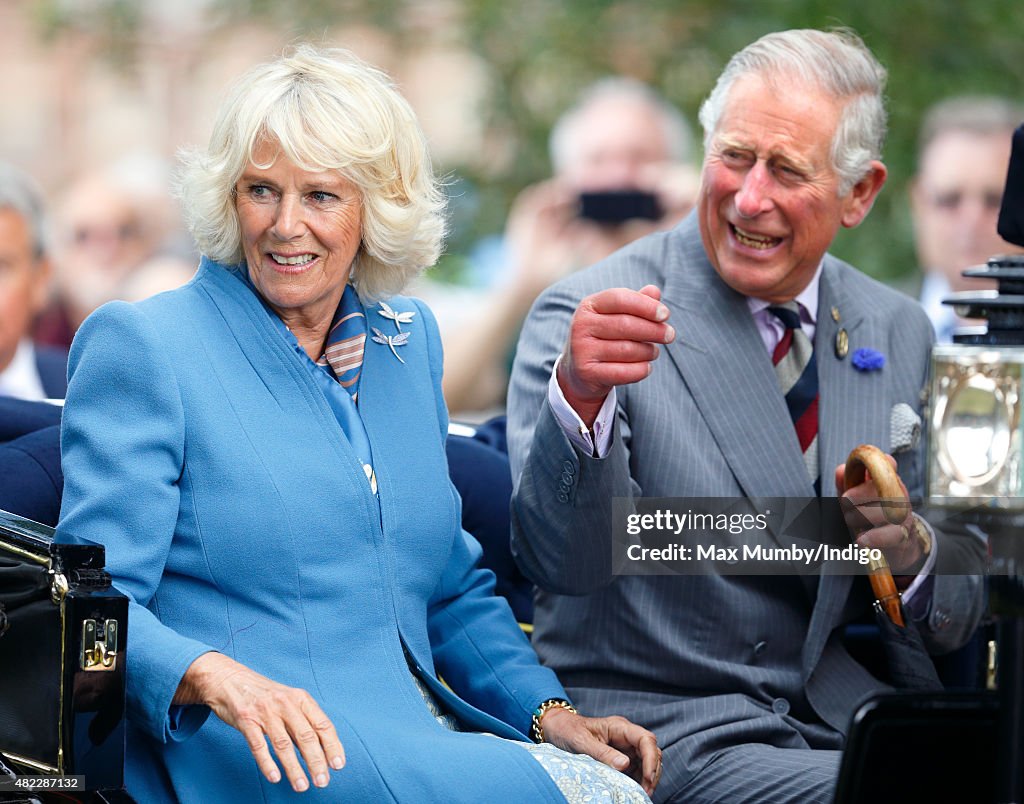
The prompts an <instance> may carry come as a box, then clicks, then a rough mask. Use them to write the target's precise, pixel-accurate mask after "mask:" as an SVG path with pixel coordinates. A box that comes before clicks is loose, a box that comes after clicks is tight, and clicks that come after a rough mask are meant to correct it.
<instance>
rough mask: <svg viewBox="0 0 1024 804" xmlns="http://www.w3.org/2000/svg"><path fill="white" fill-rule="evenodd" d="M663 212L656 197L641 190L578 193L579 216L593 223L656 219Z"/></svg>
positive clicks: (606, 223) (610, 223)
mask: <svg viewBox="0 0 1024 804" xmlns="http://www.w3.org/2000/svg"><path fill="white" fill-rule="evenodd" d="M663 214H664V213H663V211H662V209H661V204H660V203H659V202H658V197H657V196H656V195H654V193H648V192H644V191H643V190H605V191H602V192H594V193H580V207H579V216H580V217H581V218H586V219H587V220H590V221H594V222H595V223H599V224H604V225H614V224H619V223H624V222H625V221H629V220H634V219H640V220H648V221H656V220H658V219H659V218H661V216H662V215H663Z"/></svg>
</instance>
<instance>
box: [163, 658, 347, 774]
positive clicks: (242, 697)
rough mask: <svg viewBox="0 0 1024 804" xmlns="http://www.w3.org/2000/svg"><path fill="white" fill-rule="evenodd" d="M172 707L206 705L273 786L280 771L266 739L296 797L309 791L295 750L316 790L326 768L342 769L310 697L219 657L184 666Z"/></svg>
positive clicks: (338, 749) (330, 732) (341, 756)
mask: <svg viewBox="0 0 1024 804" xmlns="http://www.w3.org/2000/svg"><path fill="white" fill-rule="evenodd" d="M174 703H175V704H206V705H207V706H209V707H210V709H211V710H213V712H214V714H216V715H217V717H219V718H220V719H221V720H223V721H224V722H225V723H227V724H228V725H229V726H233V727H234V728H236V729H238V730H239V731H240V732H241V733H242V734H243V735H244V736H245V739H246V742H248V744H249V750H250V751H252V755H253V756H254V757H255V758H256V764H257V765H258V766H259V769H260V771H261V772H262V773H263V775H264V776H265V777H266V778H267V779H268V780H269V781H271V782H273V783H275V784H276V783H277V782H279V781H280V780H281V772H280V771H279V770H278V767H277V763H275V762H274V758H273V757H272V756H271V755H270V750H269V748H268V747H267V739H268V738H269V739H270V743H271V745H273V746H274V753H276V754H277V759H278V761H279V762H280V763H281V766H282V767H283V768H284V772H285V775H286V776H287V777H288V781H289V782H291V785H292V788H293V789H294V790H295V791H296V792H298V793H301V792H302V791H304V790H307V789H308V788H309V780H308V779H307V778H306V774H305V772H304V771H303V769H302V765H301V764H300V763H299V760H298V757H297V756H296V754H295V747H296V746H298V748H299V752H300V753H301V754H302V759H303V760H304V761H305V763H306V767H307V768H308V769H309V772H310V775H312V777H313V784H315V785H316V786H317V787H326V786H327V783H328V781H329V778H330V776H329V773H328V763H329V764H330V767H331V768H334V769H335V770H341V768H343V767H344V766H345V750H344V748H342V745H341V741H340V740H339V739H338V734H337V732H336V731H335V730H334V724H333V723H331V721H330V719H329V718H328V717H327V715H325V714H324V712H323V710H322V709H321V708H320V707H319V705H318V704H317V702H316V701H315V700H313V696H311V695H310V694H309V693H308V692H306V691H305V690H302V689H298V688H296V687H286V686H284V685H283V684H278V683H277V682H276V681H271V680H270V679H269V678H266V677H265V676H261V675H260V674H259V673H257V672H255V671H253V670H250V669H249V668H248V667H246V666H245V665H243V664H239V663H238V662H236V661H235V660H234V659H231V658H229V657H227V656H225V655H224V654H222V653H216V652H210V653H204V654H203V655H202V656H200V657H199V658H198V659H196V660H195V661H194V662H192V664H191V665H189V668H188V670H186V671H185V675H184V676H182V679H181V683H180V684H179V685H178V690H177V692H176V693H175V695H174Z"/></svg>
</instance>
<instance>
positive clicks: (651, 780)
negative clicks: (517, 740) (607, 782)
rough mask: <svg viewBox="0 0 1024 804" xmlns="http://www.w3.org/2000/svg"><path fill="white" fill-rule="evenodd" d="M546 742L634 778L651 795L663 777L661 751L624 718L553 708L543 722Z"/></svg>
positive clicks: (652, 738) (649, 736) (644, 731)
mask: <svg viewBox="0 0 1024 804" xmlns="http://www.w3.org/2000/svg"><path fill="white" fill-rule="evenodd" d="M540 725H541V728H542V729H543V730H544V742H547V743H551V744H552V745H556V746H558V747H559V748H561V749H562V750H564V751H569V752H571V753H574V754H587V755H588V756H592V757H593V758H594V759H596V760H598V761H600V762H603V763H604V764H605V765H608V766H609V767H612V768H615V770H617V771H621V772H622V773H625V774H627V775H628V776H631V777H632V778H633V779H635V780H636V781H637V782H638V783H639V784H640V785H642V786H643V788H644V792H646V793H647V795H651V793H653V792H654V788H655V787H657V785H658V780H659V779H660V778H661V749H660V748H658V741H657V739H656V738H655V736H654V735H653V734H652V733H651V732H649V731H648V730H647V729H645V728H643V727H641V726H638V725H636V724H635V723H631V722H630V721H628V720H626V718H624V717H583V716H582V715H578V714H576V713H574V712H570V711H569V710H568V709H560V708H554V709H549V710H548V711H547V712H545V713H544V716H543V717H542V718H541V721H540Z"/></svg>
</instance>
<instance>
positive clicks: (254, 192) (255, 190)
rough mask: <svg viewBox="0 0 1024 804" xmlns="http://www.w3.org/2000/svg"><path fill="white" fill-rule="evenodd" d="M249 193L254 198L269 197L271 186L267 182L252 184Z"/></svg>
mask: <svg viewBox="0 0 1024 804" xmlns="http://www.w3.org/2000/svg"><path fill="white" fill-rule="evenodd" d="M249 195H251V196H252V197H253V198H268V197H269V196H270V188H269V187H267V185H265V184H250V185H249Z"/></svg>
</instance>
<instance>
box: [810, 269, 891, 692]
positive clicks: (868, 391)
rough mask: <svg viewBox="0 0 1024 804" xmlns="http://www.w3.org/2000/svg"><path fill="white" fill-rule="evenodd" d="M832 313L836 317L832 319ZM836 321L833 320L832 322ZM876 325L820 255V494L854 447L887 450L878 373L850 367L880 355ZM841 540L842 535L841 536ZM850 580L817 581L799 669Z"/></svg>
mask: <svg viewBox="0 0 1024 804" xmlns="http://www.w3.org/2000/svg"><path fill="white" fill-rule="evenodd" d="M833 310H835V311H836V313H837V315H834V314H833ZM836 317H838V319H839V320H838V321H836V320H835V319H836ZM840 329H844V330H846V334H847V338H848V341H849V348H848V354H846V355H845V356H844V357H841V356H840V354H839V353H838V351H837V349H836V338H837V335H838V333H839V330H840ZM887 345H888V344H887V336H886V333H885V332H884V331H883V329H882V322H879V321H877V320H876V319H875V318H874V317H873V316H871V315H870V314H869V312H868V310H867V308H866V307H865V306H864V304H863V302H859V301H858V300H857V299H856V298H854V297H852V296H851V295H850V294H849V293H848V292H847V288H846V287H845V285H844V283H843V281H842V271H841V269H840V266H839V264H838V263H837V262H836V261H835V260H833V259H832V258H831V257H828V256H826V258H825V267H824V270H823V271H822V278H821V289H820V291H819V296H818V327H817V330H816V332H815V337H814V349H815V354H816V356H817V361H818V386H819V392H820V395H821V397H820V401H819V406H818V421H819V427H818V433H819V434H818V442H819V445H820V461H821V476H822V492H823V494H826V495H828V494H834V493H835V491H834V487H833V480H832V478H833V476H834V473H835V469H836V466H838V465H839V464H841V463H845V462H846V458H847V456H848V455H849V453H850V451H851V450H852V449H853V448H854V447H856V446H857V445H859V444H865V443H867V444H874V445H875V446H877V447H880V448H881V449H883V450H886V451H888V449H889V447H890V443H889V442H890V434H889V400H888V397H887V395H886V393H885V383H884V371H885V369H884V368H883V370H882V371H870V372H863V371H858V370H856V369H855V368H854V366H853V360H852V358H853V353H854V352H855V351H856V350H857V349H860V348H871V349H876V350H882V349H884V348H885V347H886V346H887ZM843 537H844V540H845V538H847V537H848V536H847V534H843ZM853 579H854V576H852V575H848V574H829V573H828V572H827V569H826V570H825V572H824V574H823V575H822V576H821V583H820V586H819V589H818V601H817V604H816V606H815V609H814V614H813V616H812V618H811V625H810V628H809V629H808V634H807V641H806V642H805V645H804V668H805V672H808V673H809V672H810V671H811V670H812V669H813V668H814V666H815V665H816V664H817V662H818V659H819V657H820V656H821V652H822V650H823V649H824V647H825V643H826V641H827V640H828V636H829V634H830V633H831V631H832V629H833V628H835V626H836V624H837V623H838V622H840V621H841V619H842V611H843V607H844V605H845V603H846V601H847V599H848V598H849V594H850V586H851V585H852V583H853Z"/></svg>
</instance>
